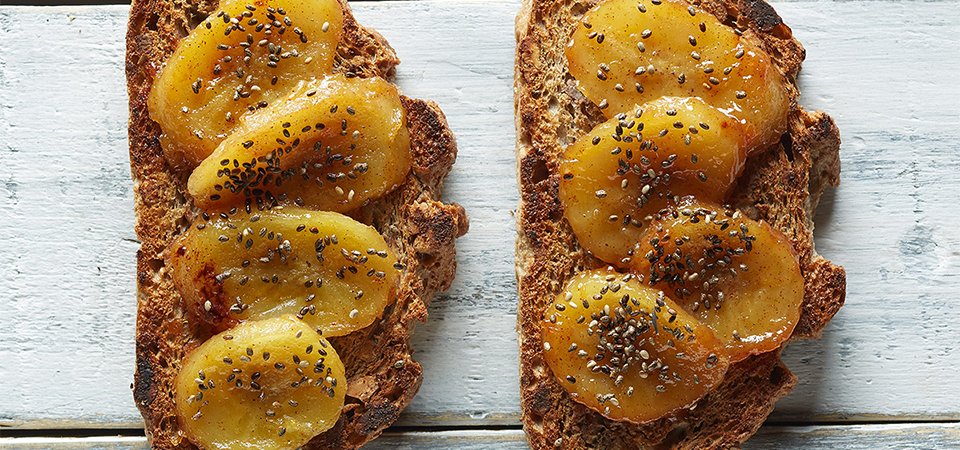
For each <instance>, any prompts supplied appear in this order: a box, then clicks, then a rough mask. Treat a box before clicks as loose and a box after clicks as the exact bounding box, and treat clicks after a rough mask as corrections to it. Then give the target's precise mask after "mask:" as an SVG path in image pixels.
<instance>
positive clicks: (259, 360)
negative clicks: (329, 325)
mask: <svg viewBox="0 0 960 450" xmlns="http://www.w3.org/2000/svg"><path fill="white" fill-rule="evenodd" d="M174 386H175V396H176V397H175V398H176V411H177V416H178V417H179V419H180V426H181V428H182V429H183V431H184V432H185V433H186V434H187V436H188V437H189V438H190V439H191V440H192V441H193V442H194V443H195V444H197V445H198V446H199V447H201V448H209V449H213V448H258V449H290V448H297V447H299V446H301V445H304V444H306V443H307V442H308V441H309V440H310V439H311V438H313V437H314V436H316V435H318V434H320V433H322V432H324V431H326V430H328V429H330V428H331V427H332V426H333V425H334V424H336V423H337V419H338V418H339V417H340V412H341V410H342V408H343V402H344V396H345V394H346V390H347V380H346V377H345V376H344V368H343V363H342V362H341V361H340V357H339V356H337V352H336V351H335V350H334V349H333V347H332V346H331V345H330V344H329V343H327V341H326V340H325V339H324V338H322V337H321V336H320V335H319V334H317V332H316V331H314V330H313V329H311V328H310V327H309V326H308V325H306V324H305V323H303V322H301V321H300V320H297V319H296V318H295V317H292V316H284V317H275V318H272V319H267V320H262V321H254V322H247V323H244V324H241V325H239V326H237V327H236V328H233V329H231V330H229V331H226V332H223V333H220V334H218V335H216V336H213V337H211V338H210V339H208V340H207V341H206V342H204V343H203V344H202V345H200V346H199V347H197V348H196V349H195V350H193V351H192V352H190V353H189V354H188V355H187V357H186V358H184V360H183V364H182V366H181V368H180V372H179V373H178V374H177V378H176V380H175V385H174Z"/></svg>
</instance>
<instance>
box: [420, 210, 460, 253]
mask: <svg viewBox="0 0 960 450" xmlns="http://www.w3.org/2000/svg"><path fill="white" fill-rule="evenodd" d="M407 216H408V217H409V219H410V222H409V223H408V224H407V233H408V236H410V238H411V242H412V244H413V248H414V249H415V251H416V252H417V253H420V254H425V255H433V254H437V253H440V252H442V251H446V250H447V249H449V248H450V246H452V245H453V242H454V240H455V239H456V238H457V237H459V236H462V235H463V233H465V232H466V231H467V228H468V226H469V225H468V223H467V219H466V214H465V213H464V211H463V207H461V206H460V205H457V204H450V205H446V204H443V203H440V202H435V201H428V202H422V203H416V204H414V205H411V206H409V207H408V212H407Z"/></svg>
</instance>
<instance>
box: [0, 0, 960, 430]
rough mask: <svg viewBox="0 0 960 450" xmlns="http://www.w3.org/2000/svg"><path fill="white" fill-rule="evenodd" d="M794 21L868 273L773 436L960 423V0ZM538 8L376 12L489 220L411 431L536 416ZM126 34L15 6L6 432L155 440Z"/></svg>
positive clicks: (868, 6)
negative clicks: (93, 432)
mask: <svg viewBox="0 0 960 450" xmlns="http://www.w3.org/2000/svg"><path fill="white" fill-rule="evenodd" d="M775 6H776V8H777V10H778V11H779V12H780V13H781V15H782V16H783V17H784V20H785V21H786V23H788V24H789V25H790V26H791V27H792V28H793V30H794V32H795V34H796V35H797V36H798V38H799V39H800V40H801V42H803V43H804V45H805V46H806V48H807V51H808V57H807V62H806V63H805V65H804V71H803V73H802V76H801V80H800V85H801V89H802V90H803V91H804V96H803V97H802V102H803V103H804V104H806V105H808V106H810V107H812V108H822V109H825V110H827V111H828V112H830V113H831V114H832V115H833V116H834V118H835V119H836V120H837V123H838V125H839V126H840V129H841V131H842V133H843V139H844V145H843V148H842V152H841V157H842V159H843V174H842V180H843V181H842V185H841V187H840V188H839V189H837V190H836V191H833V192H828V193H827V195H826V196H825V198H824V200H823V202H822V205H821V208H820V209H821V214H820V215H819V217H818V221H817V225H818V228H817V239H818V250H819V251H820V252H822V253H823V254H824V255H826V256H827V257H828V258H830V259H832V260H834V261H836V262H837V263H839V264H843V265H845V266H846V269H847V276H848V296H847V304H846V306H845V307H844V308H843V309H842V310H841V312H840V313H839V314H838V315H837V317H836V318H835V319H834V321H833V323H832V324H831V325H830V326H829V327H828V328H827V330H826V332H825V333H824V336H823V337H822V338H821V339H820V340H817V341H808V342H800V343H796V344H793V345H791V347H790V348H788V349H787V351H786V358H785V360H786V363H787V364H788V365H789V366H790V367H791V368H792V369H793V370H794V371H795V372H796V373H797V374H798V376H799V377H800V380H801V381H800V383H801V384H800V385H799V386H798V387H797V389H796V390H795V391H794V393H793V394H792V395H791V396H790V397H788V398H787V399H785V400H784V401H783V402H781V404H780V405H779V407H778V410H777V412H776V413H774V416H773V418H772V419H773V420H774V421H795V422H807V421H812V420H816V421H846V420H873V419H883V420H908V419H909V420H921V419H938V420H957V419H960V400H958V397H957V394H956V393H957V392H960V377H957V376H956V373H957V372H958V371H960V344H958V343H957V342H958V341H960V331H958V329H957V327H956V324H957V323H960V309H958V308H957V307H956V304H957V301H958V300H960V299H958V295H960V294H958V293H960V233H957V231H960V228H958V226H957V225H956V223H955V221H956V219H957V212H956V208H954V207H953V205H952V203H953V202H954V201H955V199H956V198H957V196H958V194H960V159H957V158H956V155H957V154H958V152H960V131H958V130H957V129H956V125H957V124H958V123H960V102H958V101H957V99H958V98H960V85H958V84H956V83H953V82H951V81H950V80H952V79H953V77H954V76H955V74H956V73H957V72H958V70H960V60H958V58H957V50H956V48H955V44H953V43H951V40H950V39H948V38H949V36H954V35H956V32H957V31H960V29H958V25H957V24H956V21H955V20H953V19H955V18H956V4H955V3H953V2H910V3H899V2H895V1H887V0H876V1H843V2H815V1H790V2H784V3H776V4H775ZM517 7H518V3H516V2H514V1H496V2H479V1H473V2H470V1H468V2H446V1H418V2H376V3H356V4H355V5H354V11H355V13H356V16H357V18H358V20H359V21H360V22H361V23H364V24H365V25H367V26H370V27H372V28H375V29H377V30H378V31H380V32H381V33H382V34H383V35H384V36H385V37H386V38H387V39H388V40H389V41H390V43H391V44H392V45H393V46H394V48H396V50H397V52H398V54H399V55H400V56H401V58H402V60H403V63H402V64H401V65H400V66H399V69H398V83H399V85H400V87H401V89H402V90H403V91H404V92H405V93H406V94H408V95H411V96H414V97H422V98H432V99H435V100H436V101H437V102H438V103H439V104H440V105H441V107H442V108H443V110H444V111H445V113H446V114H447V117H448V119H449V122H450V125H451V127H452V128H453V130H454V132H455V133H457V137H458V142H459V146H460V154H459V159H458V161H457V164H456V165H455V166H454V170H453V172H452V174H451V176H450V178H449V179H448V182H447V185H446V193H445V198H446V199H448V200H450V201H456V202H459V203H461V204H463V205H464V206H465V207H466V209H467V212H468V214H469V215H470V218H471V229H470V232H469V233H468V234H467V235H466V236H465V237H464V238H462V239H461V240H460V241H459V242H458V250H459V264H460V268H459V273H458V278H457V280H456V281H455V283H454V285H453V287H452V289H451V290H450V291H449V292H448V293H447V294H446V295H443V296H441V297H439V298H437V299H436V300H435V301H434V303H433V304H432V305H431V307H430V321H429V322H428V323H426V324H424V325H422V326H420V327H419V328H418V330H417V334H416V338H415V340H414V346H415V348H416V349H417V350H418V353H417V354H416V355H415V356H416V358H418V359H419V360H420V361H422V363H423V365H424V371H425V379H424V383H423V387H422V388H421V390H420V393H419V394H418V396H417V398H416V399H415V400H414V403H413V404H412V405H411V406H410V408H408V410H407V411H406V412H405V413H404V416H403V417H402V418H401V420H400V422H399V423H400V424H403V425H412V426H422V425H444V426H462V425H471V426H489V425H497V424H516V423H517V418H518V415H519V406H518V405H519V399H518V397H519V394H518V386H517V373H518V369H517V346H516V334H515V331H514V324H515V309H516V307H515V302H516V296H515V292H514V290H515V281H514V275H513V242H514V232H515V231H514V226H513V223H514V219H513V217H512V216H511V210H512V209H513V208H515V206H516V204H517V189H516V182H515V180H514V173H515V171H514V160H513V147H514V130H513V118H512V110H513V106H512V101H513V98H512V85H511V83H512V77H513V73H512V72H513V66H512V65H513V46H514V38H513V19H514V14H515V13H516V10H517ZM125 23H126V8H125V7H121V6H113V7H110V6H98V7H63V8H31V7H0V167H4V169H3V170H0V219H2V220H3V224H4V226H3V227H0V242H3V243H4V244H5V245H3V247H2V249H0V392H3V393H4V394H3V395H0V426H17V427H24V428H40V427H75V426H84V427H131V426H139V424H140V418H139V414H138V413H137V412H136V409H135V408H134V406H133V401H132V398H131V394H130V391H129V383H130V381H131V378H132V373H133V344H132V341H133V317H134V309H135V300H134V294H133V292H134V279H133V277H134V276H133V274H134V265H133V263H134V252H135V250H136V248H137V244H136V242H135V241H134V236H133V206H132V193H131V185H130V180H129V166H128V161H127V143H126V114H127V111H126V98H125V89H124V80H123V67H122V64H123V63H122V61H123V50H124V49H123V40H122V34H123V30H124V27H125ZM411 23H415V24H418V26H415V27H411V26H410V24H411ZM464 24H469V25H464ZM50 37H55V38H56V39H55V42H56V45H47V44H49V42H50ZM904 56H907V57H908V58H907V60H905V59H904ZM950 430H951V431H950V432H949V433H947V434H944V435H943V436H946V437H944V438H943V439H948V440H947V441H945V442H951V441H949V439H953V441H952V442H953V443H954V444H953V445H954V446H956V445H960V444H957V442H960V439H958V438H957V433H956V430H955V429H954V428H950ZM764 433H767V432H764ZM951 433H952V434H951ZM766 435H767V434H763V435H762V436H766ZM758 439H763V438H762V437H758ZM894 447H896V445H894Z"/></svg>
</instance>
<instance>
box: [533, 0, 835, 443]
mask: <svg viewBox="0 0 960 450" xmlns="http://www.w3.org/2000/svg"><path fill="white" fill-rule="evenodd" d="M597 3H599V1H598V0H583V1H571V0H525V2H524V5H523V8H522V10H521V12H520V14H519V15H518V17H517V54H516V67H515V108H516V121H517V122H516V126H517V165H518V177H519V184H520V207H519V210H518V214H517V221H518V224H517V227H518V238H517V256H516V270H517V280H518V289H519V296H520V305H519V309H518V329H519V332H520V388H521V402H522V407H523V426H524V430H525V431H526V434H527V437H528V440H529V443H530V446H531V447H532V448H534V449H538V450H539V449H547V448H565V449H603V450H613V449H628V448H648V447H653V448H660V447H668V448H697V449H702V448H730V447H738V446H739V445H740V444H741V443H742V442H744V441H745V440H747V439H748V438H749V437H750V436H751V435H753V433H755V432H756V430H757V429H758V428H759V427H760V425H761V424H762V423H763V421H764V420H765V419H766V417H767V416H768V415H769V414H770V412H771V411H772V410H773V406H774V404H775V403H776V402H777V400H778V399H779V398H781V397H783V396H784V395H786V394H787V393H788V392H789V391H790V390H791V388H792V387H793V386H794V384H796V377H795V376H794V375H793V374H792V373H791V372H790V370H789V369H788V368H787V367H786V366H785V365H784V364H783V362H782V361H781V360H780V352H779V351H775V352H770V353H766V354H761V355H757V356H753V357H750V358H748V359H746V360H744V361H741V362H739V363H737V364H735V365H733V366H731V368H730V369H729V371H728V373H727V375H726V378H725V379H724V382H723V383H722V384H721V385H720V386H719V387H718V388H716V389H715V390H714V391H712V392H711V393H710V394H708V395H707V396H706V397H704V398H703V399H702V400H701V401H700V402H699V403H698V404H697V405H696V408H695V409H693V410H692V411H686V412H684V413H681V414H676V415H672V416H668V417H664V418H661V419H659V420H656V421H654V422H652V423H647V424H644V425H632V424H629V423H623V422H615V421H612V420H609V419H606V418H604V417H602V416H601V415H600V414H599V413H597V412H595V411H593V410H591V409H588V408H587V407H585V406H583V405H582V404H580V403H577V402H575V401H573V400H572V399H571V397H570V395H569V394H568V393H567V392H566V391H565V390H564V389H563V387H561V386H560V384H559V383H558V382H557V381H556V379H555V377H554V376H553V374H552V373H551V371H550V368H549V367H548V366H547V365H546V364H545V362H544V359H543V346H542V340H541V323H542V320H543V311H544V308H545V307H546V306H547V304H548V303H549V302H550V301H551V300H552V299H553V298H554V296H555V295H556V294H557V293H558V292H559V291H560V290H561V289H562V287H563V286H564V284H565V283H566V281H567V280H568V279H569V278H570V277H571V276H572V275H573V274H574V273H576V272H579V271H582V270H585V269H592V268H596V267H601V266H603V265H604V264H603V263H602V262H601V261H599V260H597V259H595V258H593V257H592V256H591V255H590V254H589V253H587V252H586V251H585V250H584V249H582V248H581V246H580V245H579V243H578V241H577V238H576V236H574V234H573V232H572V230H571V228H570V226H569V224H568V223H567V221H566V219H565V218H564V215H563V210H562V206H561V204H560V199H559V196H558V186H559V174H558V164H559V162H560V159H561V157H562V155H563V151H564V149H565V147H566V146H567V145H568V144H569V143H571V142H573V141H574V140H576V139H577V138H578V137H580V136H581V135H583V134H585V133H587V132H588V131H590V130H591V129H592V128H593V126H595V125H596V124H598V123H600V122H602V121H603V120H604V119H603V116H602V114H601V112H600V110H599V109H598V107H597V105H595V104H593V103H591V102H590V101H589V100H587V99H586V98H584V96H583V95H582V94H581V93H580V92H579V91H578V90H577V88H576V84H575V82H574V80H573V77H572V76H570V74H569V73H568V70H567V61H566V58H565V56H564V47H565V46H566V45H567V43H568V42H569V39H570V36H571V34H572V32H573V29H574V27H575V26H576V24H577V23H578V22H579V20H580V19H581V18H582V16H583V15H584V13H586V12H587V11H589V10H590V9H591V8H593V6H595V5H596V4H597ZM692 3H693V4H694V5H696V7H697V9H698V10H701V11H706V12H709V13H711V14H713V15H715V16H716V17H718V18H719V19H720V20H721V21H722V22H723V23H725V24H727V25H730V26H734V27H737V28H740V29H742V30H747V29H749V30H752V32H753V33H754V35H755V36H756V40H757V41H758V43H759V44H760V45H761V46H762V47H763V48H764V49H765V50H766V51H767V53H769V54H770V55H771V56H772V58H773V59H774V61H775V64H777V66H778V67H779V68H780V70H781V71H782V72H783V73H784V74H785V75H786V77H787V79H788V80H789V86H788V89H789V91H790V98H791V106H790V113H789V131H788V133H786V134H784V135H783V138H782V139H781V141H780V143H779V144H778V145H777V146H775V148H771V149H769V150H768V151H765V152H763V153H761V154H757V155H755V156H752V157H751V159H750V161H749V162H748V164H747V168H746V170H745V172H744V174H743V175H742V176H741V178H740V179H739V180H738V183H737V186H736V189H735V191H734V193H733V195H732V196H731V197H730V198H728V202H729V203H731V204H732V205H734V206H736V207H738V208H740V209H741V210H743V211H744V212H745V213H746V214H747V215H748V216H750V217H751V218H754V219H763V220H765V221H768V222H769V223H770V224H771V225H772V226H774V227H775V228H777V229H779V230H781V231H782V232H783V233H784V234H785V235H786V236H787V237H788V238H789V239H790V241H791V243H792V245H793V247H794V249H795V250H796V251H797V253H798V254H799V257H800V265H801V271H802V273H803V276H804V279H805V284H804V299H803V303H802V306H801V309H802V311H801V318H800V321H799V323H798V324H797V326H796V329H795V330H794V332H793V336H792V337H794V338H797V337H801V338H802V337H815V336H817V335H818V334H819V333H820V331H821V330H822V329H823V327H824V326H825V325H826V323H827V322H828V321H829V320H830V318H831V317H833V315H834V314H835V313H836V312H837V310H838V309H839V308H840V306H841V305H842V304H843V301H844V296H845V290H846V275H845V272H844V270H843V268H842V267H839V266H836V265H834V264H832V263H830V262H829V261H827V260H826V259H824V258H823V257H821V256H820V255H819V254H817V252H816V250H815V249H814V243H813V216H814V211H815V209H816V207H817V202H818V200H819V198H820V195H821V193H822V192H823V190H824V189H825V188H826V187H828V186H836V185H837V184H838V183H839V175H840V160H839V147H840V135H839V131H838V129H837V127H836V125H835V124H834V122H833V120H832V119H831V118H830V117H829V116H827V115H826V114H824V113H821V112H809V111H805V110H804V109H803V108H801V107H800V105H799V104H798V103H797V99H798V97H799V91H798V90H797V86H796V77H797V74H798V72H799V70H800V63H801V62H802V61H803V59H804V56H805V52H804V49H803V47H802V46H801V45H800V43H799V42H797V40H796V39H794V38H793V36H792V34H791V31H790V28H789V27H787V25H785V24H784V23H783V22H782V20H781V19H780V17H779V16H778V15H777V13H776V11H774V9H773V8H772V7H771V6H770V5H768V4H767V3H765V2H764V1H763V0H702V1H693V2H692Z"/></svg>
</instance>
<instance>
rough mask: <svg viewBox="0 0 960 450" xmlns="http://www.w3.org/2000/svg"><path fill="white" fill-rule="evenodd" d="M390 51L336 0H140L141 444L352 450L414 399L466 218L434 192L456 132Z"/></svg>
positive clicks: (133, 66)
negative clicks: (401, 88)
mask: <svg viewBox="0 0 960 450" xmlns="http://www.w3.org/2000/svg"><path fill="white" fill-rule="evenodd" d="M398 63H399V60H398V58H397V55H396V54H395V52H394V50H393V49H392V48H391V47H390V45H389V44H388V43H387V41H386V40H384V38H383V37H381V36H380V35H379V34H377V33H376V32H374V31H372V30H369V29H366V28H364V27H362V26H361V25H360V24H358V23H357V22H356V20H354V18H353V15H352V13H351V11H350V8H349V7H348V6H347V3H346V1H345V0H247V1H245V0H223V1H221V2H220V3H219V4H218V3H217V2H206V1H192V0H188V1H183V2H168V1H160V0H137V1H134V2H133V5H132V7H131V10H130V19H129V28H128V31H127V57H126V71H127V87H128V93H129V100H130V122H129V138H130V139H129V140H130V162H131V171H132V177H133V180H134V193H135V207H136V215H137V219H136V232H137V236H138V237H139V239H140V241H141V246H140V249H139V251H138V252H137V292H138V296H137V302H138V313H137V327H136V360H137V367H136V376H135V382H134V385H133V394H134V399H135V401H136V404H137V407H138V408H139V409H140V411H141V413H142V415H143V417H144V420H145V425H146V434H147V436H148V438H149V440H150V442H151V445H152V446H153V447H154V448H170V449H173V448H198V447H199V448H226V447H236V446H246V447H256V448H296V447H301V446H303V448H357V447H360V446H362V445H363V444H365V443H366V442H369V441H370V440H372V439H374V438H376V437H377V436H378V435H379V434H380V433H381V432H382V431H383V430H384V429H385V428H386V427H388V426H389V425H390V424H392V423H393V422H394V421H395V420H396V419H397V417H398V416H399V414H400V412H401V411H402V410H403V409H404V408H405V407H406V406H407V405H408V404H409V403H410V400H411V399H412V397H413V395H414V394H415V393H416V391H417V389H418V388H419V386H420V383H421V380H422V369H421V366H420V365H419V364H418V363H417V362H416V361H415V360H414V359H413V356H412V353H413V349H412V348H411V344H410V339H411V334H412V333H413V331H414V328H415V326H416V324H417V323H418V322H421V321H424V320H426V317H427V306H428V304H429V302H430V299H431V298H432V297H433V295H434V294H435V293H437V292H439V291H443V290H445V289H447V288H448V287H449V286H450V283H451V282H452V280H453V277H454V272H455V269H456V260H455V255H456V253H455V248H454V243H455V240H456V238H457V237H459V236H461V235H463V234H464V233H465V232H466V231H467V227H468V223H467V218H466V215H465V213H464V211H463V209H462V208H461V207H460V206H459V205H456V204H447V203H443V202H442V201H441V200H440V192H441V188H442V185H443V181H444V178H445V177H446V176H447V174H448V173H449V171H450V169H451V166H452V164H453V162H454V160H455V158H456V150H457V149H456V142H455V139H454V136H453V134H452V132H451V131H450V129H449V128H448V126H447V123H446V119H445V117H444V115H443V113H442V112H441V111H440V109H439V107H438V106H437V105H436V104H434V103H432V102H429V101H423V100H417V99H411V98H408V97H405V96H403V95H402V94H400V93H399V92H398V91H397V89H396V87H394V86H393V85H392V84H390V83H389V82H388V81H389V80H390V79H391V78H392V77H393V75H394V73H395V67H396V65H397V64H398ZM228 424H237V425H236V426H230V425H228ZM240 424H245V425H240Z"/></svg>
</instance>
